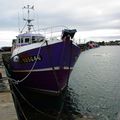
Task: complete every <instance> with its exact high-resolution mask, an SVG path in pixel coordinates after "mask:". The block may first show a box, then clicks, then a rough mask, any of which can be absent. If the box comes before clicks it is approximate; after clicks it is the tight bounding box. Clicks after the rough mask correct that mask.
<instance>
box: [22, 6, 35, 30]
mask: <svg viewBox="0 0 120 120" xmlns="http://www.w3.org/2000/svg"><path fill="white" fill-rule="evenodd" d="M23 9H27V14H28V16H27V18H23V20H25V21H27V26H28V32H30V30H31V27H33V25H32V24H31V22H32V21H33V20H34V19H30V10H34V6H30V5H27V6H24V7H23Z"/></svg>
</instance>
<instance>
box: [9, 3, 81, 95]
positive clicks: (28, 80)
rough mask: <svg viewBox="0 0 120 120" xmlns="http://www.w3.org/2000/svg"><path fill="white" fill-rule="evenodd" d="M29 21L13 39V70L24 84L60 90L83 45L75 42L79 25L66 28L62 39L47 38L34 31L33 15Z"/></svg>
mask: <svg viewBox="0 0 120 120" xmlns="http://www.w3.org/2000/svg"><path fill="white" fill-rule="evenodd" d="M24 8H27V9H28V17H27V19H24V20H25V21H26V22H27V27H28V28H27V32H25V33H20V34H19V35H18V36H17V38H16V39H14V40H13V42H12V55H11V58H10V64H9V69H10V74H11V78H12V79H13V81H14V82H15V83H17V84H19V86H20V87H24V88H28V89H32V90H35V91H39V92H45V93H50V94H59V93H61V91H62V90H64V88H65V87H66V86H67V84H68V79H69V76H70V73H71V71H72V70H73V67H74V64H75V62H76V60H77V58H78V57H79V54H80V48H79V46H77V44H75V43H74V41H73V37H74V35H75V33H76V29H72V30H70V29H64V30H62V35H61V38H60V39H57V38H56V39H54V40H50V39H46V38H45V36H43V35H42V34H40V33H38V34H36V33H33V32H31V29H32V27H33V25H32V24H31V22H32V19H30V18H29V12H30V9H32V8H30V6H29V5H28V6H27V7H24Z"/></svg>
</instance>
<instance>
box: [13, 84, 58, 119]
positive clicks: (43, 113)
mask: <svg viewBox="0 0 120 120" xmlns="http://www.w3.org/2000/svg"><path fill="white" fill-rule="evenodd" d="M12 85H14V88H15V89H16V91H17V92H18V93H19V95H20V96H21V97H22V98H23V100H24V101H25V102H26V103H27V104H28V105H29V106H31V107H32V108H33V109H34V110H35V111H37V112H39V113H40V114H42V115H44V116H47V117H49V118H53V119H55V118H56V117H53V116H51V115H49V114H46V113H45V112H43V111H40V110H39V109H38V108H36V107H35V106H34V105H32V103H30V102H29V101H28V100H27V98H25V96H24V95H23V94H22V93H21V92H20V90H19V89H18V88H17V87H16V85H15V84H14V83H13V84H12ZM13 92H14V91H13Z"/></svg>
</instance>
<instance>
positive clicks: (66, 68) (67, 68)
mask: <svg viewBox="0 0 120 120" xmlns="http://www.w3.org/2000/svg"><path fill="white" fill-rule="evenodd" d="M60 69H61V68H60V67H54V70H60ZM62 69H63V70H69V69H70V70H72V69H73V67H70V68H69V67H63V68H62ZM51 70H53V68H51V67H50V68H43V69H34V70H32V71H31V70H13V72H30V71H31V72H41V71H51Z"/></svg>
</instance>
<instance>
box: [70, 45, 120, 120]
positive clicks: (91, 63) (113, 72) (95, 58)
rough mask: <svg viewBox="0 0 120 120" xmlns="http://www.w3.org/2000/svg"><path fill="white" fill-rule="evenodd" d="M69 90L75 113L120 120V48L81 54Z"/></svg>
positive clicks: (106, 119) (100, 49) (111, 47)
mask: <svg viewBox="0 0 120 120" xmlns="http://www.w3.org/2000/svg"><path fill="white" fill-rule="evenodd" d="M69 89H70V93H69V94H70V96H71V105H72V106H73V108H74V110H76V111H79V112H80V113H82V114H83V115H87V116H93V117H94V118H95V119H96V120H120V46H103V47H99V48H97V49H91V50H88V51H85V52H82V53H81V55H80V57H79V60H78V62H77V64H76V66H75V68H74V70H73V72H72V74H71V77H70V82H69Z"/></svg>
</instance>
